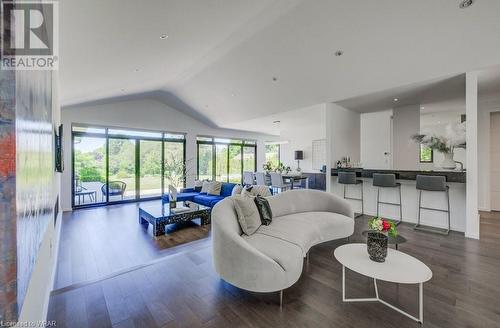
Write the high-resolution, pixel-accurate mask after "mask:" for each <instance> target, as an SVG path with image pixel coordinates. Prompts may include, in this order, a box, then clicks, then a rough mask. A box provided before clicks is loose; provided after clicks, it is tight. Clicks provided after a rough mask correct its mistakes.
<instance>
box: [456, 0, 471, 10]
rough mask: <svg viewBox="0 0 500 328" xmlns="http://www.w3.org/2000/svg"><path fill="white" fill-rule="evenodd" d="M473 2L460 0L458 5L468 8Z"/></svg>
mask: <svg viewBox="0 0 500 328" xmlns="http://www.w3.org/2000/svg"><path fill="white" fill-rule="evenodd" d="M473 3H474V0H462V1H461V2H460V4H459V5H458V7H460V8H461V9H465V8H469V7H470V6H472V4H473Z"/></svg>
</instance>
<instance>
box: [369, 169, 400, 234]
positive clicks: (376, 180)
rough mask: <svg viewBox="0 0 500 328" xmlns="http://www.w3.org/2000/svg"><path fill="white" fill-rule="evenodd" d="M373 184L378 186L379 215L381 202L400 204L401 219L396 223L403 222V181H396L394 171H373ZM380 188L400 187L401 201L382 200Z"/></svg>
mask: <svg viewBox="0 0 500 328" xmlns="http://www.w3.org/2000/svg"><path fill="white" fill-rule="evenodd" d="M373 186H374V187H377V216H379V207H380V206H379V204H386V205H393V206H399V221H396V225H398V224H400V223H401V222H403V206H402V199H401V183H399V182H396V175H395V174H393V173H373ZM380 188H398V189H399V203H390V202H381V201H380Z"/></svg>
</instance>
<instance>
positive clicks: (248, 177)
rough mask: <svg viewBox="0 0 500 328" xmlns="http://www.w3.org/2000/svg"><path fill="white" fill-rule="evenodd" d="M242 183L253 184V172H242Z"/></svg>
mask: <svg viewBox="0 0 500 328" xmlns="http://www.w3.org/2000/svg"><path fill="white" fill-rule="evenodd" d="M243 184H244V185H245V186H247V185H253V184H254V180H253V172H243Z"/></svg>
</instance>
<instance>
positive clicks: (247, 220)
mask: <svg viewBox="0 0 500 328" xmlns="http://www.w3.org/2000/svg"><path fill="white" fill-rule="evenodd" d="M231 198H232V200H233V204H234V208H235V210H236V215H237V217H238V223H239V224H240V227H241V230H242V231H243V233H244V234H245V235H248V236H250V235H252V234H254V233H255V231H257V229H259V227H260V225H261V224H262V223H261V220H260V214H259V210H258V208H257V205H255V202H254V199H253V197H241V196H234V197H231Z"/></svg>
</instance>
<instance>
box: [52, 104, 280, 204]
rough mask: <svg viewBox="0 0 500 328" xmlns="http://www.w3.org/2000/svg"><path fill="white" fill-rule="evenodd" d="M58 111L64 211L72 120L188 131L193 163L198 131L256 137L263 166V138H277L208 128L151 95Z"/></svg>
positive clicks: (190, 175) (68, 191)
mask: <svg viewBox="0 0 500 328" xmlns="http://www.w3.org/2000/svg"><path fill="white" fill-rule="evenodd" d="M61 115H62V116H61V118H62V123H63V124H64V141H63V142H64V165H65V167H66V169H65V171H64V174H63V176H62V182H61V183H62V193H61V194H62V206H63V210H65V211H66V210H71V167H72V163H71V125H72V124H73V123H84V124H96V125H103V126H114V127H123V128H136V129H146V130H158V131H168V132H183V133H187V135H186V159H187V160H189V159H192V160H193V163H196V136H197V135H210V136H216V137H223V138H246V139H253V140H257V169H259V168H261V167H262V164H263V163H264V160H265V149H264V142H265V141H269V140H273V139H275V138H276V137H275V136H268V135H264V134H258V133H252V132H245V131H236V130H228V129H215V128H211V127H209V126H207V125H205V124H203V123H202V122H200V121H198V120H195V119H194V118H192V117H190V116H188V115H186V114H184V113H182V112H180V111H177V110H175V109H173V108H171V107H169V106H167V105H165V104H164V103H161V102H159V101H157V100H154V99H138V100H129V101H117V102H112V103H106V104H98V105H88V106H71V107H65V108H63V109H62V114H61ZM194 165H195V164H194ZM191 171H192V172H189V173H188V181H187V184H188V185H192V183H193V182H194V176H195V175H196V167H193V168H192V170H191Z"/></svg>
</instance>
